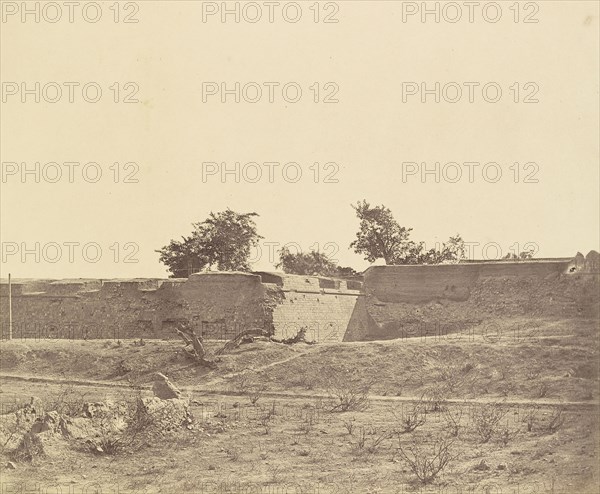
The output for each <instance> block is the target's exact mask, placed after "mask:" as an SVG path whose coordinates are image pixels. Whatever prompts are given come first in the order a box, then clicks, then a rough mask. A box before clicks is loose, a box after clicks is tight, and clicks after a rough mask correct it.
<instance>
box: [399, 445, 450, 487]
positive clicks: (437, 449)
mask: <svg viewBox="0 0 600 494" xmlns="http://www.w3.org/2000/svg"><path fill="white" fill-rule="evenodd" d="M398 439H399V446H398V453H399V455H400V458H401V459H402V460H404V461H405V462H406V463H407V464H408V466H409V468H410V469H411V471H412V472H413V473H414V474H415V475H416V477H417V478H418V479H419V481H420V482H421V483H422V484H428V483H430V482H431V481H433V479H435V477H436V476H437V475H438V474H439V473H440V472H442V471H443V470H444V469H445V468H446V467H447V466H448V464H449V463H450V462H451V461H452V460H454V459H456V457H457V455H453V454H452V452H451V446H452V444H453V441H452V440H451V439H449V438H447V437H444V438H440V439H438V440H436V441H435V442H434V443H433V444H432V445H431V446H430V447H427V448H426V447H424V446H423V445H422V444H418V443H417V442H416V441H413V442H412V444H410V445H404V446H403V445H402V440H401V436H398Z"/></svg>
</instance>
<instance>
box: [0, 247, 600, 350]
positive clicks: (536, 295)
mask: <svg viewBox="0 0 600 494" xmlns="http://www.w3.org/2000/svg"><path fill="white" fill-rule="evenodd" d="M598 272H599V255H598V253H597V252H591V253H590V254H588V255H587V256H586V257H584V256H583V255H581V254H578V255H577V256H576V257H575V258H573V259H560V260H538V261H531V262H524V261H521V262H486V263H464V264H453V265H437V266H377V267H371V268H369V269H368V270H367V271H366V272H365V274H364V284H363V285H361V283H360V282H357V281H344V280H339V279H330V278H318V277H311V276H295V275H284V274H282V273H270V272H260V273H198V274H194V275H192V276H191V277H190V278H189V279H170V280H157V279H135V280H88V279H79V280H34V281H27V282H17V283H14V284H13V291H12V293H13V337H14V338H73V339H80V338H177V334H176V331H175V329H176V328H182V327H185V326H187V327H191V328H193V329H194V330H195V331H196V332H197V333H199V334H202V335H203V336H204V337H205V338H209V339H231V338H233V337H234V336H236V335H237V334H239V333H240V332H241V331H244V330H246V329H252V328H260V329H265V330H267V331H269V332H270V333H271V334H273V335H274V336H275V337H276V338H280V339H283V338H289V337H293V336H295V335H296V334H297V332H298V331H299V330H300V329H301V328H306V329H307V338H308V339H311V340H316V341H318V342H336V341H364V340H372V339H390V338H404V337H414V336H420V335H433V334H441V335H444V334H450V333H456V332H461V331H465V330H469V328H473V327H481V325H482V324H487V323H488V322H489V323H492V324H493V323H494V322H495V321H498V320H500V319H506V318H512V319H514V320H519V319H534V318H547V317H560V318H565V317H587V318H598V317H599V314H600V293H599V286H600V285H599V275H598ZM7 288H8V287H7V285H6V283H3V284H1V285H0V337H1V338H3V339H5V338H7V337H8V297H7V295H8V293H7V292H8V290H7Z"/></svg>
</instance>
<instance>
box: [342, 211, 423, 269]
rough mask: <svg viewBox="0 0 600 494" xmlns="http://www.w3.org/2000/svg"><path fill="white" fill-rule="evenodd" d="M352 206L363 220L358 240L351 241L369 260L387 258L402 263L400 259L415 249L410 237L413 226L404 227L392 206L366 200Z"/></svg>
mask: <svg viewBox="0 0 600 494" xmlns="http://www.w3.org/2000/svg"><path fill="white" fill-rule="evenodd" d="M352 208H353V209H354V211H356V216H357V217H358V219H359V220H360V230H359V231H358V233H357V234H356V240H354V241H353V242H352V243H351V244H350V247H353V248H354V252H356V253H357V254H364V256H365V260H367V261H369V262H375V260H377V259H383V260H384V261H385V263H386V264H398V263H397V262H396V261H397V260H398V259H400V258H402V257H404V256H405V255H406V253H407V252H408V251H409V250H410V248H411V244H410V242H409V241H408V237H409V236H410V232H411V231H412V228H404V227H402V226H400V225H399V224H398V222H397V221H396V220H395V219H394V216H393V215H392V212H391V211H390V209H389V208H386V207H385V206H383V205H381V206H375V207H371V205H370V204H369V203H368V202H367V201H365V200H363V201H362V203H361V202H360V201H359V202H358V203H356V206H354V205H353V206H352Z"/></svg>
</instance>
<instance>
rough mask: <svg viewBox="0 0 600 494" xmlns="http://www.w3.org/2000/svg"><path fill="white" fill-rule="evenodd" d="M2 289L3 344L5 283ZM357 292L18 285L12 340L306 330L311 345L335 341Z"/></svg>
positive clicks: (241, 278) (214, 284)
mask: <svg viewBox="0 0 600 494" xmlns="http://www.w3.org/2000/svg"><path fill="white" fill-rule="evenodd" d="M263 278H264V280H263ZM1 290H2V291H1V292H0V309H1V312H2V315H1V317H0V331H1V337H2V338H7V337H8V296H7V295H8V287H7V286H6V284H3V285H1ZM358 293H359V292H358V290H348V288H347V286H346V283H345V282H344V281H340V280H332V279H328V278H316V277H303V276H293V275H277V274H271V273H262V274H249V273H199V274H194V275H192V276H191V277H190V278H189V279H187V280H186V279H183V280H156V279H138V280H116V281H115V280H105V281H101V280H39V281H32V282H22V283H15V284H13V289H12V294H13V337H14V338H72V339H82V338H89V339H94V338H115V339H118V338H178V336H177V334H176V331H175V330H176V328H182V327H184V326H187V327H191V328H193V329H194V330H195V331H196V332H197V333H198V334H202V335H203V336H204V337H205V338H209V339H231V338H233V337H235V336H236V335H237V334H239V333H240V332H242V331H244V330H247V329H253V328H259V329H264V330H267V331H269V332H270V333H271V334H274V335H275V336H276V337H278V338H288V337H292V336H294V335H296V333H297V332H298V330H299V329H300V328H302V327H305V328H308V329H309V331H308V335H307V337H308V338H310V339H314V340H317V341H341V340H342V338H343V336H344V332H345V330H346V326H347V323H348V320H349V319H350V315H351V313H352V310H353V307H354V301H355V299H356V297H357V296H358Z"/></svg>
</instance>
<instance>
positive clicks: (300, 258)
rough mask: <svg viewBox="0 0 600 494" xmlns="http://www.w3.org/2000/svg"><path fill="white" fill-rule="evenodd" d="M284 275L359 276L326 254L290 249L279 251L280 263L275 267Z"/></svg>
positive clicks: (284, 248) (285, 248)
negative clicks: (292, 250) (295, 251)
mask: <svg viewBox="0 0 600 494" xmlns="http://www.w3.org/2000/svg"><path fill="white" fill-rule="evenodd" d="M275 267H276V268H277V269H281V270H282V271H283V272H284V273H289V274H303V275H307V276H331V277H339V278H345V277H349V278H350V277H354V276H356V275H358V273H357V272H356V271H354V269H352V268H349V267H340V266H338V265H337V263H336V262H334V261H332V260H331V259H329V258H328V257H327V256H326V255H325V254H323V253H322V252H318V251H311V252H308V253H304V252H297V253H294V252H291V251H290V249H289V248H288V247H283V248H282V249H280V250H279V262H278V263H277V264H276V265H275Z"/></svg>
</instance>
